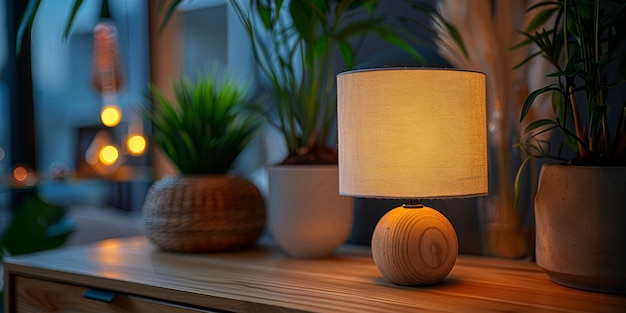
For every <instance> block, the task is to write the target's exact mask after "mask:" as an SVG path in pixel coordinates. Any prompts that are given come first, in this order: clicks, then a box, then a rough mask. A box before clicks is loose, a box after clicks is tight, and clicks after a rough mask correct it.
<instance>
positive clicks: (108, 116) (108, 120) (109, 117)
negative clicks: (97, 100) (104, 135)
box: [100, 104, 122, 127]
mask: <svg viewBox="0 0 626 313" xmlns="http://www.w3.org/2000/svg"><path fill="white" fill-rule="evenodd" d="M100 120H101V121H102V124H104V126H108V127H114V126H117V124H119V123H120V121H121V120H122V111H121V110H120V108H119V107H118V106H116V105H112V104H109V105H106V106H104V107H103V108H102V111H100Z"/></svg>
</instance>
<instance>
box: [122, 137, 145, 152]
mask: <svg viewBox="0 0 626 313" xmlns="http://www.w3.org/2000/svg"><path fill="white" fill-rule="evenodd" d="M126 147H127V148H128V152H129V153H130V154H131V155H134V156H138V155H142V154H143V153H144V152H145V151H146V139H145V138H143V136H142V135H131V136H130V137H128V139H127V140H126Z"/></svg>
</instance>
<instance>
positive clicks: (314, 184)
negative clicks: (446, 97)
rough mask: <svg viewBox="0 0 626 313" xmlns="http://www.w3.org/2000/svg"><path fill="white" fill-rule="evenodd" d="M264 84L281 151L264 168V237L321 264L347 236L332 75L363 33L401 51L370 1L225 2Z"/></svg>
mask: <svg viewBox="0 0 626 313" xmlns="http://www.w3.org/2000/svg"><path fill="white" fill-rule="evenodd" d="M230 3H231V5H232V7H233V8H234V9H235V12H236V13H237V16H238V17H239V19H240V21H241V22H242V23H243V26H244V28H245V30H246V31H247V33H248V35H249V39H250V41H251V43H252V47H253V50H254V54H255V57H256V61H257V64H258V65H259V68H260V70H261V73H262V75H263V77H264V78H265V79H266V81H267V82H268V85H269V86H268V88H267V89H268V90H269V97H268V99H267V100H268V101H267V102H268V103H269V104H270V108H269V109H265V110H264V111H265V112H266V115H267V119H268V120H269V122H270V123H271V124H272V125H273V126H274V127H275V128H276V129H278V130H279V131H280V133H281V135H282V137H283V139H284V142H285V143H286V147H287V155H286V157H285V159H284V160H283V161H282V162H281V163H280V164H279V165H277V166H270V167H268V174H269V198H268V214H269V218H268V221H269V227H270V231H271V233H272V235H273V237H274V239H275V241H276V242H277V243H278V245H279V246H281V248H283V250H285V251H286V252H287V253H288V254H290V255H292V256H299V257H323V256H328V255H330V254H332V253H333V251H334V250H335V249H336V248H337V247H338V246H339V245H341V244H342V243H343V242H344V241H345V240H346V239H347V237H348V235H349V234H350V230H351V228H352V220H353V202H352V201H353V200H352V199H351V198H349V197H340V196H339V191H338V190H339V188H338V179H339V178H338V177H339V176H338V168H337V162H338V158H337V149H336V138H334V136H335V135H336V113H337V112H336V101H337V99H336V92H335V75H336V74H337V73H338V72H340V71H343V70H349V69H352V68H353V67H354V66H355V58H356V55H357V53H358V51H359V49H360V46H361V44H362V43H363V40H362V39H363V37H364V36H365V35H367V34H378V35H379V36H380V37H381V38H383V39H385V40H387V41H388V42H391V43H394V44H396V45H398V46H400V47H401V48H404V49H405V50H406V51H407V52H409V53H411V54H413V55H414V56H417V57H419V56H418V55H417V53H416V52H415V51H414V50H413V49H412V48H411V47H410V45H408V44H407V43H406V42H405V41H403V40H402V39H401V38H400V37H399V36H398V34H397V31H395V30H394V29H393V28H392V27H391V24H390V21H389V20H388V19H387V18H385V17H382V16H380V15H378V14H377V13H376V8H377V3H378V1H374V0H347V1H329V0H325V1H313V0H298V1H258V0H250V1H249V2H248V5H243V4H242V3H240V2H238V1H230Z"/></svg>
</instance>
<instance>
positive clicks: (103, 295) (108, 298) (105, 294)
mask: <svg viewBox="0 0 626 313" xmlns="http://www.w3.org/2000/svg"><path fill="white" fill-rule="evenodd" d="M116 296H117V293H115V292H111V291H106V290H100V289H93V288H89V289H87V290H86V291H85V292H84V293H83V298H87V299H91V300H96V301H102V302H106V303H111V302H113V300H114V299H115V297H116Z"/></svg>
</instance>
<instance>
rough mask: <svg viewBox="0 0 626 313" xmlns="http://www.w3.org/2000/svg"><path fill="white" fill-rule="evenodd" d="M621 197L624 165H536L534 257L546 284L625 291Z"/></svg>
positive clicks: (625, 187) (625, 185) (624, 200)
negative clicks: (544, 274)
mask: <svg viewBox="0 0 626 313" xmlns="http://www.w3.org/2000/svg"><path fill="white" fill-rule="evenodd" d="M625 193H626V168H624V167H591V166H567V165H545V166H543V167H542V170H541V175H540V179H539V189H538V191H537V196H536V198H535V220H536V227H537V239H536V253H537V264H538V265H539V266H540V267H542V268H543V269H544V270H545V271H546V272H547V273H548V275H549V277H550V279H552V281H554V282H556V283H558V284H561V285H565V286H569V287H574V288H580V289H587V290H595V291H602V292H617V293H626V226H625V225H624V223H625V222H626V196H625Z"/></svg>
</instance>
